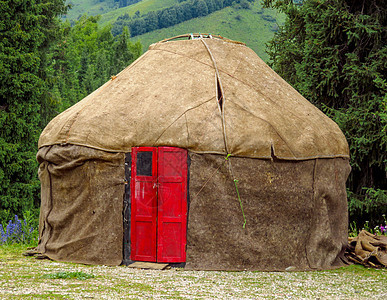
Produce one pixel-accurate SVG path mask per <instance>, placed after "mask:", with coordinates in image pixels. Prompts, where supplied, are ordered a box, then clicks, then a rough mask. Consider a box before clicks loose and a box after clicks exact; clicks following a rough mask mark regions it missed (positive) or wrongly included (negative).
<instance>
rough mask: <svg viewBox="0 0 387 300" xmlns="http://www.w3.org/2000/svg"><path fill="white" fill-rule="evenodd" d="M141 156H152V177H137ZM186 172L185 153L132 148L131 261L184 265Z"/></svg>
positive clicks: (172, 150)
mask: <svg viewBox="0 0 387 300" xmlns="http://www.w3.org/2000/svg"><path fill="white" fill-rule="evenodd" d="M140 152H151V153H152V176H142V175H139V174H137V157H138V153H140ZM187 171H188V169H187V150H185V149H181V148H176V147H158V148H156V147H133V148H132V176H131V177H132V179H131V193H132V209H131V259H132V260H138V261H151V262H156V261H157V262H185V260H186V243H187V237H186V233H187ZM148 175H150V174H148ZM150 206H151V207H150Z"/></svg>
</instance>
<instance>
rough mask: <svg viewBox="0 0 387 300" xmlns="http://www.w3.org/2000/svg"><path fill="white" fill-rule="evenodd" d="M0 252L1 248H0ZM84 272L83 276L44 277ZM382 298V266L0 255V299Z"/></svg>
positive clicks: (386, 288) (385, 294)
mask: <svg viewBox="0 0 387 300" xmlns="http://www.w3.org/2000/svg"><path fill="white" fill-rule="evenodd" d="M0 252H1V251H0ZM57 272H84V273H86V274H90V275H93V276H94V277H93V278H90V279H86V280H79V279H47V278H46V277H44V276H47V274H54V273H57ZM21 298H22V299H287V298H295V299H387V270H386V269H383V270H373V269H371V270H369V269H365V268H363V267H362V266H350V267H346V268H342V269H339V270H334V271H320V272H214V271H208V272H206V271H185V270H183V269H169V270H163V271H159V270H142V269H131V268H128V267H123V266H121V267H107V266H85V265H81V264H71V263H58V262H53V261H49V260H36V259H34V258H30V257H22V256H20V255H16V254H10V255H4V254H3V255H1V256H0V299H21Z"/></svg>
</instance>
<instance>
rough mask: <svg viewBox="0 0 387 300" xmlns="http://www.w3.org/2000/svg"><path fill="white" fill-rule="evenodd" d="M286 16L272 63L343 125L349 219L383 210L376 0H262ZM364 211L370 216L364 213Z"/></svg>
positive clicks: (386, 146) (384, 153)
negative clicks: (348, 160) (348, 162)
mask: <svg viewBox="0 0 387 300" xmlns="http://www.w3.org/2000/svg"><path fill="white" fill-rule="evenodd" d="M264 2H265V4H266V5H268V6H272V7H276V8H278V9H279V10H281V11H282V12H284V13H285V14H286V16H287V19H286V22H285V24H284V26H282V27H281V28H280V30H279V31H278V33H276V34H275V36H274V38H273V40H272V41H271V42H270V43H269V45H268V46H269V48H268V50H269V51H268V52H269V55H270V57H271V60H272V66H273V68H274V70H275V71H277V72H278V73H279V74H280V75H281V76H282V77H283V78H284V79H285V80H287V81H288V82H289V83H290V84H292V85H293V86H294V87H295V88H296V89H297V90H298V91H299V92H300V93H301V94H302V95H304V96H305V97H306V98H307V99H308V100H310V101H311V102H313V103H314V104H315V105H317V106H318V107H320V108H321V109H323V110H324V111H325V112H326V113H327V114H328V115H329V116H330V117H331V118H333V120H335V121H336V122H337V123H338V125H339V126H340V128H341V129H342V131H343V132H344V134H345V136H346V138H347V140H348V142H349V145H350V153H351V165H352V173H351V175H350V178H349V181H348V187H349V208H350V216H351V220H352V221H357V223H358V224H359V223H360V224H362V223H363V222H365V220H369V221H373V222H374V223H373V224H374V225H379V224H380V222H382V218H381V216H382V214H383V213H387V137H386V136H387V134H386V129H387V98H386V92H387V83H386V72H385V70H386V65H387V46H386V43H385V42H386V40H387V28H386V16H387V13H386V5H385V3H384V1H383V0H360V1H355V0H305V1H292V0H265V1H264ZM370 219H371V220H370Z"/></svg>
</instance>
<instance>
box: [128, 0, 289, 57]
mask: <svg viewBox="0 0 387 300" xmlns="http://www.w3.org/2000/svg"><path fill="white" fill-rule="evenodd" d="M265 16H266V18H267V16H270V17H272V18H275V19H276V22H268V21H267V20H265V19H264V17H265ZM284 19H285V18H284V15H282V14H278V13H277V12H276V11H275V10H272V9H263V8H262V6H261V4H260V3H259V1H256V2H255V3H254V5H252V9H248V10H246V9H243V10H242V9H235V8H233V7H227V8H225V9H222V10H220V11H217V12H214V13H212V14H210V15H208V16H206V17H202V18H196V19H192V20H189V21H186V22H183V23H180V24H177V25H175V26H172V27H169V28H163V29H159V30H155V31H152V32H149V33H146V34H143V35H140V36H136V37H134V38H133V39H134V40H140V41H141V43H142V44H143V49H144V51H146V50H147V49H148V47H149V45H150V44H152V43H155V42H157V41H160V40H163V39H165V38H169V37H173V36H177V35H180V34H184V33H191V32H192V33H200V32H203V33H212V34H219V35H221V36H224V37H227V38H229V39H232V40H237V41H240V42H243V43H246V45H247V46H248V47H250V48H251V49H253V50H254V51H255V53H257V54H258V56H259V57H261V58H262V59H263V60H264V61H266V62H267V61H268V60H269V56H268V55H267V53H266V52H265V43H267V42H268V41H269V40H270V39H271V38H272V37H273V35H274V31H273V30H275V27H276V26H277V23H278V24H283V22H284Z"/></svg>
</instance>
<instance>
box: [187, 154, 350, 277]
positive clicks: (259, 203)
mask: <svg viewBox="0 0 387 300" xmlns="http://www.w3.org/2000/svg"><path fill="white" fill-rule="evenodd" d="M191 159H192V160H191V169H190V170H191V171H190V176H191V177H190V211H189V222H188V233H187V265H186V268H188V269H204V270H244V269H246V270H270V271H273V270H285V269H286V268H288V267H294V269H296V270H311V269H328V268H332V267H333V266H339V265H341V264H342V262H341V259H340V257H342V256H343V254H344V250H345V247H346V245H347V226H348V224H347V205H346V191H345V181H346V178H347V176H348V174H349V170H350V167H349V165H348V160H347V159H341V158H336V159H316V160H308V161H298V162H292V161H281V160H277V159H274V160H260V159H245V158H230V159H231V163H232V168H233V173H234V176H235V178H236V179H237V180H238V190H239V193H240V197H241V201H242V203H243V208H244V213H245V215H246V220H247V223H246V227H245V228H243V226H242V225H243V215H242V211H241V208H240V204H239V201H238V198H237V195H236V190H235V186H234V182H233V180H232V178H231V176H230V173H229V171H228V164H227V162H226V161H225V159H224V157H222V156H219V155H209V154H206V155H197V154H191ZM219 166H221V167H220V168H219ZM218 168H219V169H218ZM208 178H211V179H210V181H209V182H208V183H207V184H205V186H204V188H203V185H204V183H205V182H206V180H207V179H208ZM327 182H329V183H328V184H327Z"/></svg>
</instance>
